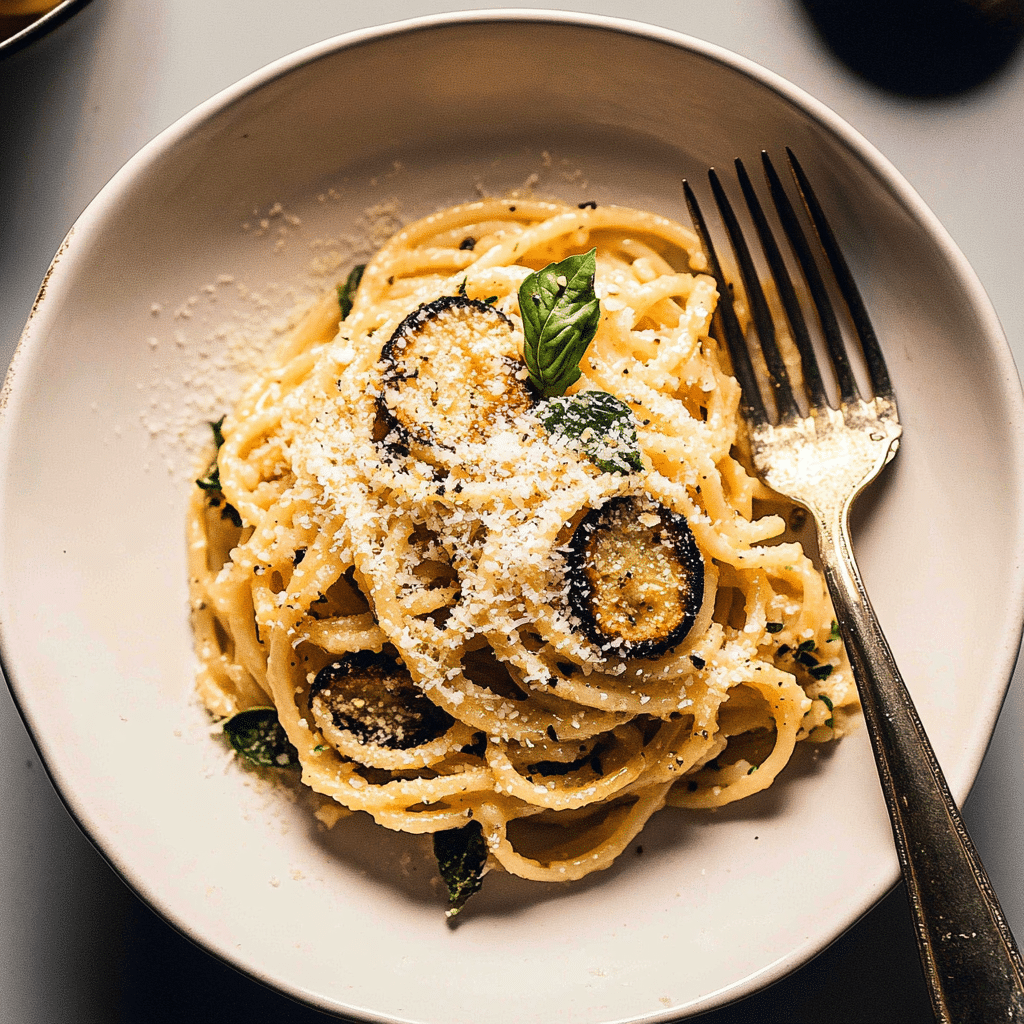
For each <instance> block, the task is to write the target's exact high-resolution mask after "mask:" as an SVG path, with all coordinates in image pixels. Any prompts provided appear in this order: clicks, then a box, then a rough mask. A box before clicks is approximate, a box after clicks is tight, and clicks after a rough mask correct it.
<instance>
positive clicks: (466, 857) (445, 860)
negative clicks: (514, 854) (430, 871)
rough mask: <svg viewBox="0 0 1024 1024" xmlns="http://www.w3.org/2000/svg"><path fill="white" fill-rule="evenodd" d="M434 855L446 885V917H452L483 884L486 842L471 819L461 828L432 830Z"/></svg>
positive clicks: (480, 830) (475, 822)
mask: <svg viewBox="0 0 1024 1024" xmlns="http://www.w3.org/2000/svg"><path fill="white" fill-rule="evenodd" d="M434 856H435V857H436V858H437V867H438V870H439V871H440V872H441V878H442V879H444V884H445V885H446V886H448V900H449V902H450V903H451V908H450V909H449V910H448V917H454V916H455V915H456V914H457V913H458V912H459V911H460V910H461V909H462V908H463V907H464V906H465V905H466V900H468V899H469V897H470V896H472V895H473V893H475V892H479V891H480V887H481V886H482V885H483V876H484V868H485V867H486V866H487V844H486V843H485V842H484V834H483V829H482V828H481V827H480V822H478V821H471V822H470V823H469V824H468V825H465V826H463V827H462V828H456V829H450V830H448V831H446V832H435V833H434Z"/></svg>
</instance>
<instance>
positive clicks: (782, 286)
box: [683, 150, 1024, 1024]
mask: <svg viewBox="0 0 1024 1024" xmlns="http://www.w3.org/2000/svg"><path fill="white" fill-rule="evenodd" d="M786 152H787V155H788V158H789V164H790V168H791V170H792V172H793V177H794V179H795V182H796V186H797V189H798V190H799V192H800V194H801V196H802V197H803V200H804V205H805V207H806V210H807V214H808V216H809V218H810V221H811V223H812V224H813V226H814V231H815V234H816V235H817V238H818V241H819V243H820V249H821V250H822V252H823V253H824V256H825V260H826V262H827V264H828V265H829V266H830V267H831V270H832V274H833V276H834V278H835V283H836V285H837V286H838V290H839V292H840V293H841V294H842V296H843V299H844V301H845V303H846V306H847V309H848V312H849V318H850V320H851V321H852V323H853V325H854V327H855V330H856V333H857V335H858V336H859V338H860V343H861V349H862V353H863V357H864V363H865V364H866V366H867V372H868V376H869V377H870V380H871V387H872V391H873V397H871V398H867V399H866V398H862V397H861V394H860V390H859V388H858V385H857V381H856V378H855V375H854V373H853V370H852V368H851V363H850V358H849V356H848V354H847V350H846V346H845V342H844V340H843V333H842V330H841V328H840V326H839V322H838V320H837V317H836V314H835V312H834V310H833V306H832V303H831V301H830V300H829V294H828V289H827V286H826V284H825V281H824V279H823V277H822V275H821V273H820V271H819V269H818V263H817V262H816V259H815V256H814V253H813V251H812V248H811V245H810V243H809V241H808V238H807V235H806V234H805V232H804V230H803V228H802V226H801V222H800V218H799V217H798V216H797V214H796V212H795V210H794V209H793V206H792V204H791V203H790V200H789V198H788V196H787V194H786V190H785V189H784V187H783V184H782V181H781V179H780V178H779V175H778V173H777V172H776V170H775V168H774V166H773V165H772V162H771V160H770V159H769V157H768V155H767V154H766V153H764V154H762V160H763V163H764V172H765V177H766V180H767V187H768V192H769V195H770V196H771V200H772V204H773V205H774V207H775V210H776V213H777V215H778V219H779V222H780V223H781V225H782V228H783V231H784V233H785V235H786V237H787V238H788V239H789V242H790V245H791V247H792V250H793V253H794V254H795V255H796V258H797V262H798V263H799V265H800V268H801V270H802V273H803V277H804V280H805V281H806V284H807V289H808V290H809V292H810V295H811V298H812V302H813V306H814V309H815V312H816V315H817V320H818V323H819V324H820V328H821V333H822V335H823V336H824V339H825V347H826V348H827V351H828V354H829V358H830V360H831V363H832V371H833V374H834V377H835V381H836V385H837V389H838V392H839V396H840V401H839V408H838V409H836V408H833V407H832V406H831V405H830V404H829V400H828V396H827V392H826V388H825V384H824V381H823V379H822V374H821V371H820V369H819V365H818V360H817V357H816V355H815V351H814V347H813V344H812V341H811V338H810V335H809V332H808V329H807V326H806V321H805V320H804V317H803V314H802V312H801V307H800V303H799V300H798V298H797V294H796V290H795V288H794V287H793V284H792V281H791V278H790V275H789V273H788V271H787V269H786V264H785V261H784V260H783V258H782V256H781V254H780V252H779V248H778V246H777V245H776V242H775V240H774V237H773V235H772V231H771V228H770V226H769V224H768V220H767V218H766V217H765V214H764V211H763V209H762V207H761V204H760V202H759V200H758V198H757V194H756V192H755V190H754V188H753V185H752V184H751V181H750V178H749V177H748V175H747V172H746V170H745V169H744V167H743V164H742V162H741V161H739V160H737V161H736V173H737V177H738V179H739V185H740V188H741V190H742V193H743V197H744V200H745V202H746V205H747V209H748V210H749V212H750V217H751V220H752V221H753V224H754V227H755V229H756V232H757V234H758V237H759V239H760V242H761V249H762V251H763V253H764V257H765V260H766V261H767V264H768V266H769V268H770V271H771V276H772V279H773V280H774V282H775V286H776V289H777V291H778V294H779V298H780V300H781V303H782V306H783V308H784V310H785V314H786V318H787V320H788V321H789V328H790V334H791V336H792V338H793V340H794V342H795V343H796V346H797V349H798V350H799V353H800V360H801V372H802V376H803V381H804V387H805V390H806V400H807V404H808V407H809V415H806V416H805V415H803V414H802V413H801V411H800V408H799V405H798V403H797V400H796V396H795V395H794V390H793V386H792V383H791V382H790V378H789V375H788V373H787V370H786V366H785V364H784V362H783V359H782V356H781V354H780V352H779V348H778V344H777V342H776V333H775V325H774V321H773V319H772V315H771V312H770V310H769V307H768V303H767V301H766V299H765V296H764V292H763V290H762V287H761V282H760V280H759V277H758V274H757V271H756V268H755V266H754V262H753V260H752V258H751V255H750V251H749V249H748V247H747V243H746V241H745V240H744V237H743V233H742V231H741V229H740V226H739V222H738V220H737V218H736V216H735V214H734V212H733V208H732V206H731V205H730V203H729V199H728V197H727V196H726V193H725V189H724V188H723V187H722V183H721V181H720V179H719V177H718V175H717V174H716V173H715V171H714V170H712V171H709V179H710V183H711V189H712V193H713V194H714V198H715V202H716V205H717V206H718V209H719V212H720V214H721V217H722V222H723V223H724V225H725V228H726V232H727V233H728V235H729V239H730V242H731V244H732V249H733V252H734V253H735V256H736V262H737V264H738V266H739V268H740V273H741V276H742V278H743V284H744V288H745V292H746V296H747V301H748V304H749V306H750V312H751V316H752V320H753V324H754V328H755V332H756V335H757V338H758V340H759V341H760V348H761V353H762V355H763V357H764V365H765V367H766V368H767V372H768V380H767V382H766V383H767V386H768V392H769V394H771V396H772V397H773V404H774V407H775V415H774V420H775V421H774V422H773V421H772V420H773V417H772V416H771V414H770V412H769V409H768V408H767V407H766V404H765V402H764V398H763V396H762V393H761V389H760V387H759V385H758V374H757V373H756V372H755V370H754V367H753V364H752V361H751V358H750V353H749V351H748V348H747V343H746V339H745V338H744V335H743V331H742V330H741V329H740V326H739V323H738V320H737V317H736V313H735V311H734V308H733V304H732V300H731V296H730V291H729V288H728V284H727V282H726V280H725V278H724V277H723V275H722V270H721V266H720V264H719V261H718V257H717V254H716V252H715V249H714V246H713V244H712V242H711V236H710V235H709V233H708V229H707V225H706V223H705V220H704V217H703V215H702V214H701V211H700V208H699V206H698V205H697V200H696V197H695V195H694V193H693V190H692V189H691V187H690V185H689V184H688V183H687V182H685V181H684V182H683V191H684V194H685V196H686V203H687V206H688V207H689V210H690V216H691V218H692V219H693V223H694V226H695V228H696V229H697V234H698V236H699V237H700V240H701V244H702V245H703V247H704V252H705V254H706V256H707V260H708V266H709V270H710V273H712V274H713V276H714V278H715V280H716V281H717V282H718V291H719V293H720V295H721V299H720V303H719V312H720V322H721V326H722V332H723V334H724V335H725V341H726V346H727V348H728V350H729V356H730V359H731V361H732V365H733V372H734V373H735V375H736V378H737V380H738V381H739V383H740V388H741V391H742V400H741V409H742V412H743V415H744V418H745V420H746V423H747V428H748V434H749V437H750V448H751V457H752V460H753V464H754V468H755V470H756V472H757V473H758V474H759V475H760V477H761V479H762V480H763V481H764V482H765V483H766V484H768V485H769V486H770V487H772V488H773V489H774V490H775V491H777V492H778V493H779V494H782V495H784V496H786V497H789V498H791V499H793V500H795V501H797V502H799V503H800V504H801V505H803V506H805V507H806V508H807V509H808V510H809V511H810V513H811V514H812V516H813V517H814V521H815V524H816V526H817V533H818V549H819V552H820V556H821V562H822V565H823V568H824V571H825V579H826V581H827V583H828V588H829V592H830V593H831V595H832V603H833V604H834V606H835V610H836V615H837V617H838V621H839V628H840V631H841V633H842V636H843V640H844V642H845V644H846V650H847V652H848V654H849V657H850V663H851V665H852V667H853V673H854V676H855V678H856V680H857V686H858V689H859V692H860V699H861V704H862V706H863V709H864V718H865V721H866V722H867V728H868V734H869V735H870V737H871V745H872V747H873V749H874V754H875V761H876V764H877V767H878V775H879V779H880V780H881V783H882V791H883V793H884V795H885V802H886V805H887V807H888V810H889V817H890V820H891V822H892V831H893V836H894V838H895V841H896V850H897V853H898V855H899V860H900V866H901V868H902V871H903V879H904V882H905V883H906V889H907V894H908V896H909V898H910V905H911V913H912V915H913V919H914V924H915V930H916V933H917V939H918V948H919V952H920V955H921V964H922V967H923V969H924V974H925V981H926V983H927V985H928V989H929V993H930V995H931V999H932V1006H933V1009H934V1012H935V1017H936V1020H938V1021H941V1022H944V1024H945V1022H948V1024H968V1022H970V1024H997V1022H999V1021H1024V961H1022V959H1021V954H1020V951H1019V950H1018V948H1017V945H1016V943H1015V942H1014V939H1013V935H1012V934H1011V932H1010V929H1009V927H1008V926H1007V923H1006V919H1005V917H1004V915H1003V912H1002V908H1001V907H1000V906H999V901H998V899H997V898H996V895H995V893H994V892H993V890H992V886H991V884H990V882H989V880H988V876H987V875H986V873H985V869H984V867H983V866H982V863H981V860H980V858H979V857H978V854H977V851H976V850H975V848H974V844H973V843H972V842H971V839H970V837H969V836H968V834H967V830H966V828H965V827H964V823H963V820H962V818H961V816H960V813H959V811H958V810H957V807H956V804H955V803H954V801H953V798H952V796H951V795H950V793H949V788H948V786H947V785H946V780H945V778H944V777H943V774H942V769H941V768H940V767H939V764H938V761H937V760H936V758H935V754H934V752H933V751H932V747H931V744H930V743H929V742H928V737H927V736H926V734H925V731H924V728H923V727H922V725H921V721H920V719H919V717H918V714H917V711H916V710H915V708H914V703H913V701H912V700H911V698H910V694H909V693H908V692H907V688H906V686H905V685H904V683H903V680H902V678H901V677H900V673H899V669H898V668H897V667H896V662H895V660H894V659H893V656H892V652H891V651H890V650H889V645H888V643H887V642H886V639H885V636H884V635H883V634H882V630H881V628H880V626H879V624H878V620H877V619H876V617H875V614H874V612H873V610H872V608H871V603H870V601H869V600H868V596H867V593H866V591H865V589H864V584H863V582H862V581H861V576H860V572H859V570H858V568H857V563H856V560H855V559H854V555H853V548H852V546H851V543H850V532H849V513H850V507H851V506H852V504H853V501H854V499H855V498H856V497H857V496H858V495H859V494H860V493H861V491H863V490H864V488H865V487H866V486H867V485H868V484H869V483H870V482H871V481H872V480H873V479H874V478H875V477H876V476H877V475H878V473H879V472H880V471H881V469H882V467H883V466H884V465H885V464H886V463H887V462H888V461H889V460H890V459H892V457H893V456H894V455H895V454H896V449H897V447H898V446H899V438H900V431H901V428H900V423H899V417H898V415H897V411H896V396H895V394H894V393H893V388H892V383H891V381H890V379H889V372H888V370H887V368H886V365H885V359H884V358H883V356H882V351H881V348H880V347H879V344H878V339H877V337H876V336H875V332H874V330H873V328H872V326H871V322H870V320H869V318H868V314H867V310H866V309H865V306H864V303H863V301H862V299H861V296H860V293H859V291H858V290H857V286H856V284H855V283H854V281H853V277H852V275H851V274H850V270H849V268H848V266H847V264H846V260H845V259H844V257H843V255H842V253H841V252H840V250H839V247H838V245H837V244H836V240H835V236H834V235H833V233H832V230H831V228H830V227H829V225H828V222H827V221H826V219H825V215H824V213H823V212H822V209H821V206H820V204H819V202H818V199H817V198H816V196H815V194H814V192H813V190H812V188H811V186H810V183H809V182H808V181H807V177H806V175H805V174H804V172H803V169H802V168H801V167H800V164H799V163H798V162H797V160H796V158H795V156H794V155H793V153H792V152H791V151H790V150H787V151H786Z"/></svg>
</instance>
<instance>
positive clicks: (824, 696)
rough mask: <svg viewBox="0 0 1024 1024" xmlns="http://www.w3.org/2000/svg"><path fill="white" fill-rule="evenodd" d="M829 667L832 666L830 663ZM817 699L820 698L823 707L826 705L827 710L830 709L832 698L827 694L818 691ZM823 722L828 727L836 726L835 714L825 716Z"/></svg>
mask: <svg viewBox="0 0 1024 1024" xmlns="http://www.w3.org/2000/svg"><path fill="white" fill-rule="evenodd" d="M831 667H832V666H831V665H830V666H829V668H831ZM818 700H820V701H821V702H822V704H824V705H825V707H827V708H828V709H829V711H831V710H832V699H831V698H830V697H829V696H828V694H825V693H819V694H818ZM825 724H826V725H827V726H828V727H829V728H830V729H834V728H835V727H836V716H835V715H832V717H831V718H826V719H825Z"/></svg>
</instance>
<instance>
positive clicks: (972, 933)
mask: <svg viewBox="0 0 1024 1024" xmlns="http://www.w3.org/2000/svg"><path fill="white" fill-rule="evenodd" d="M816 519H817V522H818V544H819V550H820V554H821V559H822V563H823V566H824V569H825V578H826V580H827V582H828V588H829V591H830V593H831V595H832V602H833V604H834V606H835V610H836V615H837V618H838V621H839V628H840V630H841V632H842V636H843V640H844V641H845V643H846V650H847V653H848V654H849V657H850V663H851V665H852V667H853V674H854V677H855V678H856V680H857V686H858V689H859V691H860V699H861V704H862V706H863V709H864V718H865V721H866V722H867V727H868V734H869V735H870V737H871V743H872V746H873V747H874V751H875V761H876V764H877V766H878V775H879V779H880V780H881V783H882V791H883V793H884V794H885V802H886V805H887V807H888V809H889V817H890V820H891V822H892V831H893V835H894V837H895V840H896V850H897V854H898V856H899V860H900V866H901V867H902V870H903V879H904V882H905V883H906V888H907V894H908V896H909V898H910V907H911V913H912V915H913V919H914V926H915V931H916V933H917V941H918V947H919V951H920V954H921V964H922V966H923V968H924V974H925V980H926V982H927V984H928V989H929V994H930V995H931V999H932V1006H933V1009H934V1011H935V1017H936V1020H937V1021H940V1022H942V1024H997V1022H1000V1021H1024V961H1022V959H1021V954H1020V950H1019V949H1018V948H1017V944H1016V943H1015V942H1014V939H1013V935H1012V933H1011V932H1010V929H1009V926H1008V925H1007V923H1006V918H1005V917H1004V915H1003V911H1002V908H1001V907H1000V906H999V900H998V899H997V898H996V895H995V893H994V892H993V890H992V885H991V883H990V882H989V880H988V875H987V874H986V873H985V869H984V867H983V866H982V863H981V859H980V858H979V856H978V854H977V851H976V850H975V848H974V844H973V843H972V842H971V838H970V836H969V835H968V834H967V829H966V827H965V826H964V822H963V819H962V818H961V816H960V812H959V811H958V810H957V807H956V804H955V803H954V801H953V798H952V796H951V795H950V792H949V787H948V786H947V784H946V780H945V778H944V776H943V774H942V769H941V768H940V767H939V763H938V761H937V760H936V758H935V753H934V751H933V750H932V747H931V744H930V743H929V742H928V737H927V736H926V734H925V731H924V728H923V726H922V725H921V720H920V718H919V717H918V714H917V710H916V709H915V707H914V702H913V701H912V700H911V697H910V694H909V693H908V691H907V688H906V686H905V685H904V683H903V679H902V677H901V676H900V672H899V669H898V668H897V667H896V662H895V660H894V658H893V656H892V652H891V651H890V649H889V644H888V643H887V642H886V639H885V636H884V635H883V634H882V630H881V627H880V626H879V624H878V619H877V618H876V617H875V613H874V611H873V610H872V608H871V602H870V601H869V600H868V596H867V592H866V591H865V589H864V584H863V582H862V581H861V576H860V571H859V570H858V568H857V563H856V560H855V559H854V556H853V547H852V545H851V543H850V532H849V503H848V502H847V503H846V504H844V505H843V506H842V507H841V508H838V509H835V510H833V512H832V514H831V515H822V516H817V517H816Z"/></svg>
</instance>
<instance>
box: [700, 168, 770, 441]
mask: <svg viewBox="0 0 1024 1024" xmlns="http://www.w3.org/2000/svg"><path fill="white" fill-rule="evenodd" d="M683 196H684V197H685V199H686V206H687V208H688V209H689V211H690V219H691V220H692V221H693V226H694V228H695V229H696V231H697V237H698V238H699V239H700V244H701V247H702V248H703V249H704V254H705V255H706V256H707V260H708V269H709V270H710V271H711V276H712V277H713V278H714V279H715V282H716V283H717V285H718V292H719V301H718V309H717V313H718V315H719V318H720V322H721V324H722V332H723V333H724V335H725V343H726V347H727V348H728V349H729V359H730V360H731V362H732V371H733V373H734V374H735V375H736V379H737V380H738V381H739V384H740V393H741V395H742V402H743V415H744V418H745V419H746V420H747V421H748V422H749V423H750V424H751V425H752V426H763V425H764V424H766V423H767V422H768V414H767V412H766V411H765V407H764V400H763V399H762V398H761V389H760V388H759V387H758V384H757V377H756V375H755V374H754V367H753V366H752V365H751V362H750V353H749V352H748V351H747V342H746V339H745V338H744V337H743V332H742V331H741V330H740V325H739V322H738V321H737V319H736V311H735V309H733V305H732V293H731V292H730V291H729V285H728V283H727V282H726V280H725V277H724V276H723V274H722V268H721V266H720V265H719V262H718V255H717V254H716V253H715V247H714V245H713V244H712V241H711V235H710V233H709V232H708V228H707V224H706V222H705V220H704V215H703V214H702V213H701V211H700V206H699V205H698V204H697V197H696V196H695V195H694V194H693V189H692V188H690V183H689V182H688V181H686V180H685V179H684V180H683Z"/></svg>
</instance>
